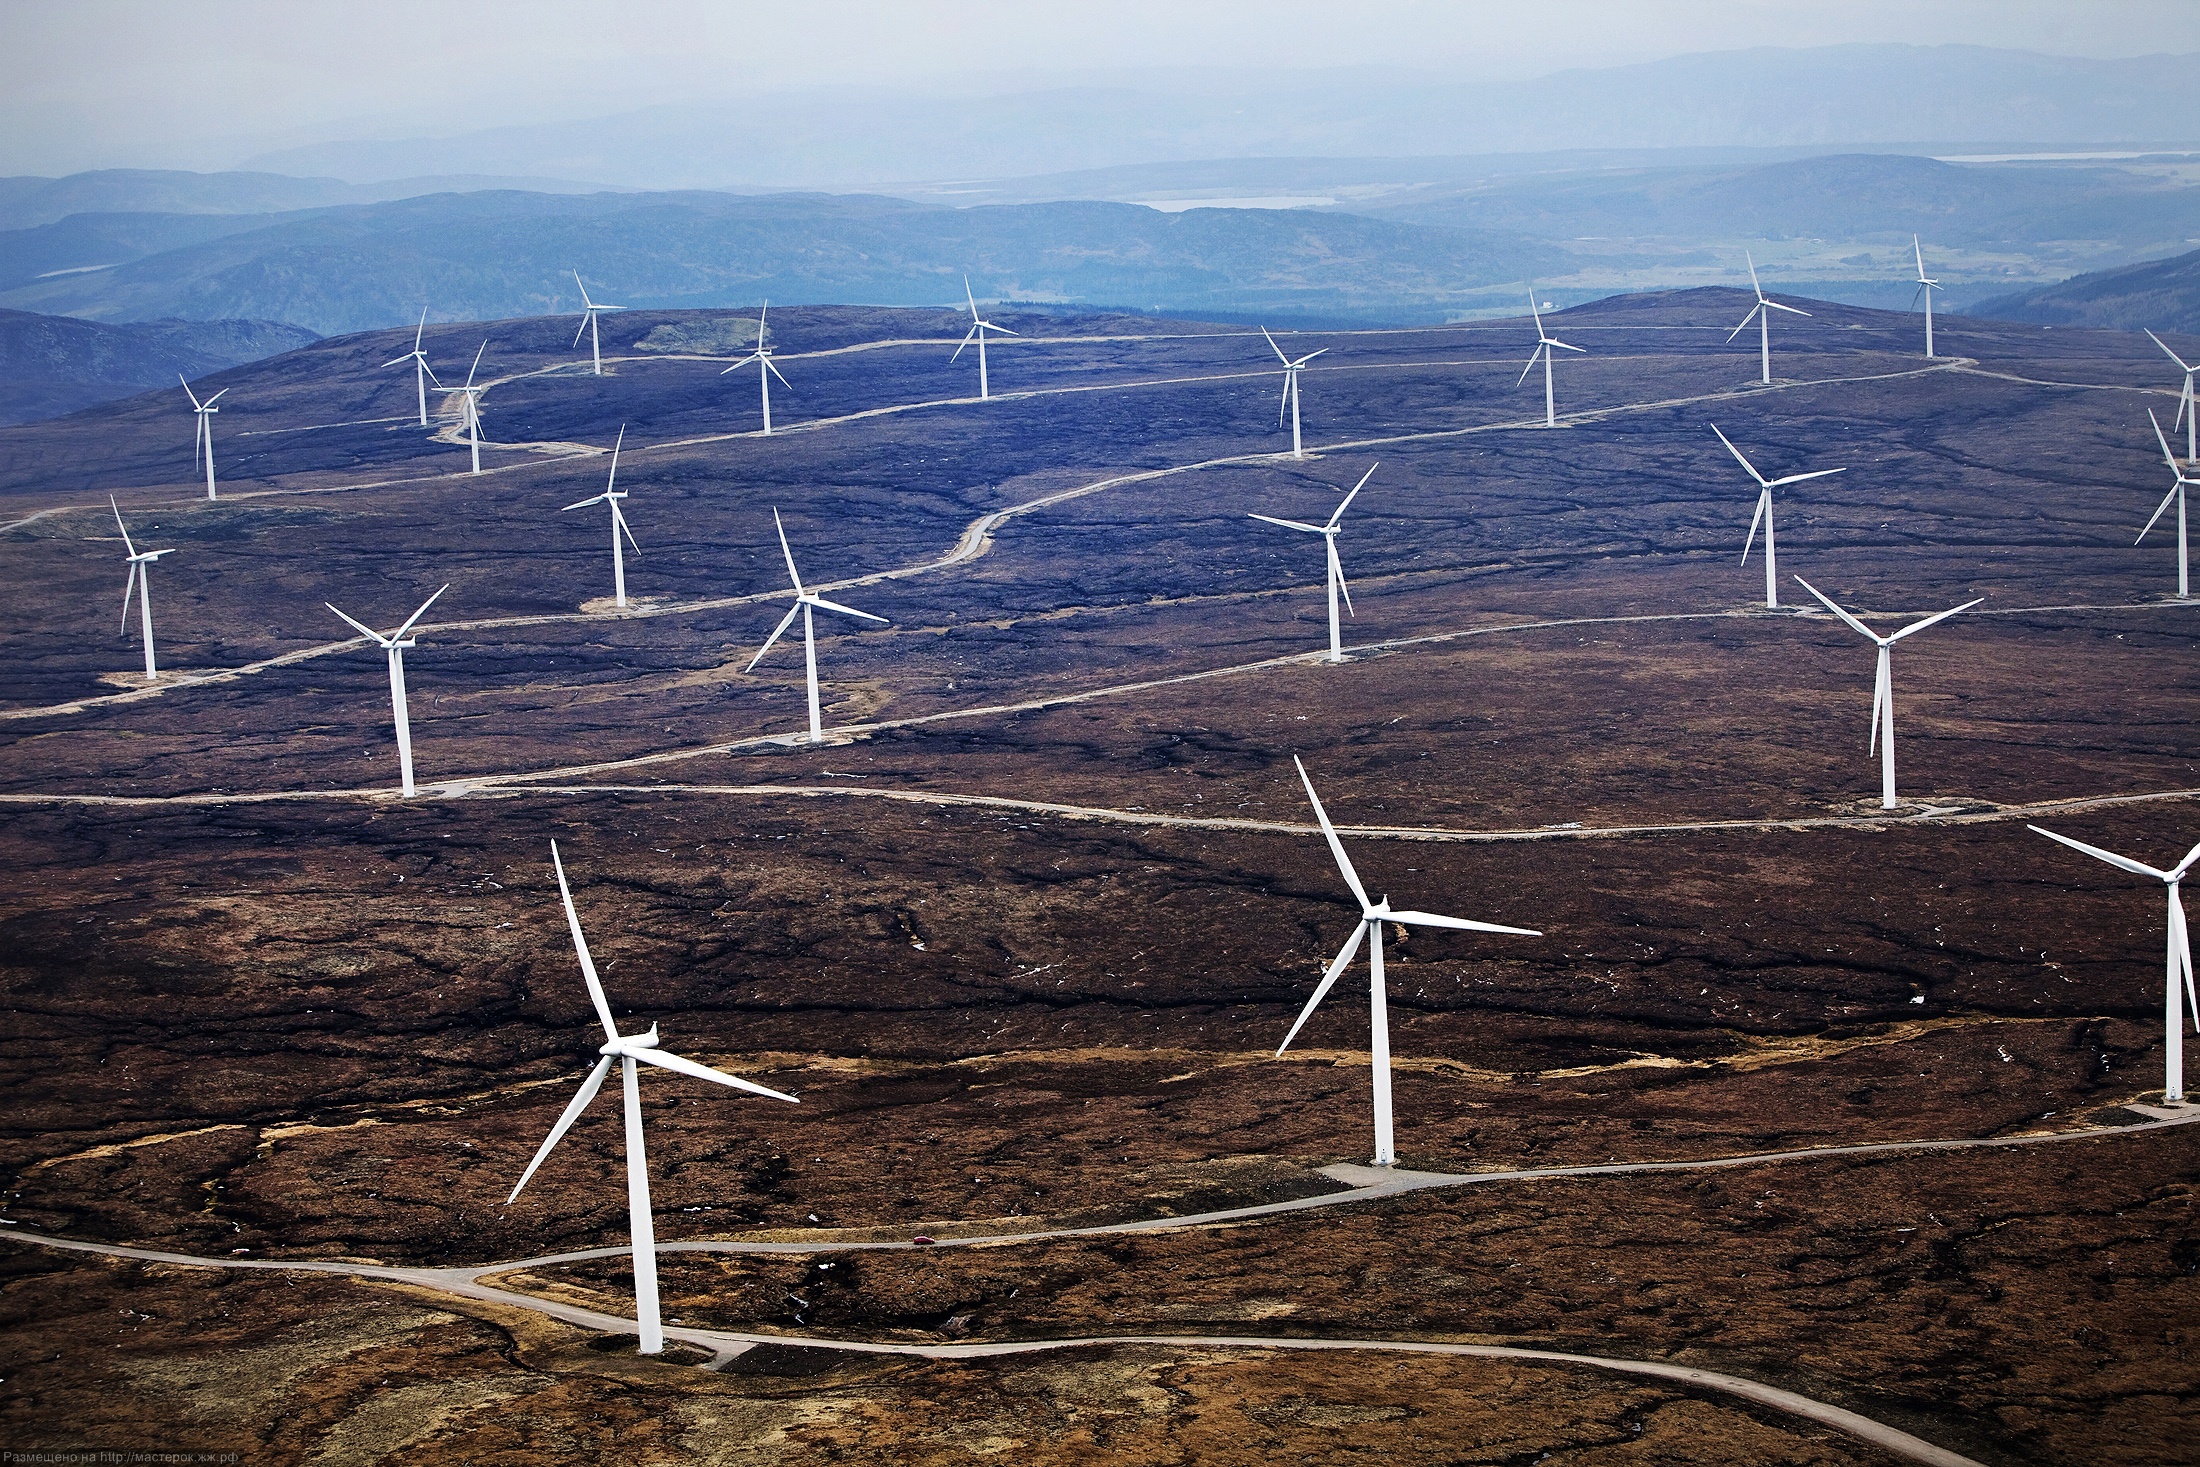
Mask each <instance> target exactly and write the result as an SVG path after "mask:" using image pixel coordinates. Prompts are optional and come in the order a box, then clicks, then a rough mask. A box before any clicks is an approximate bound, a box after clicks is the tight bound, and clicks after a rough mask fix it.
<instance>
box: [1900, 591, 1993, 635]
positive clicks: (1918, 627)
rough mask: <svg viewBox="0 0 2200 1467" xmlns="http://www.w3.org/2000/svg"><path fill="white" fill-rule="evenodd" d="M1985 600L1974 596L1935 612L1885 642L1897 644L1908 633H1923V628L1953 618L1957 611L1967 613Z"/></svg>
mask: <svg viewBox="0 0 2200 1467" xmlns="http://www.w3.org/2000/svg"><path fill="white" fill-rule="evenodd" d="M1985 599H1986V598H1985V597H1984V596H1974V597H1972V598H1971V599H1970V600H1969V601H1966V602H1964V603H1963V604H1962V605H1961V606H1951V607H1949V608H1948V609H1947V610H1946V611H1936V612H1934V613H1933V614H1932V615H1931V616H1928V617H1926V618H1925V619H1924V620H1923V621H1913V622H1911V623H1910V624H1909V625H1908V626H1906V627H1904V628H1903V629H1902V630H1901V631H1899V632H1896V633H1895V634H1894V635H1893V636H1891V637H1889V638H1887V641H1888V642H1889V643H1890V644H1892V643H1895V642H1899V641H1901V640H1902V639H1903V638H1904V637H1907V636H1908V635H1910V633H1912V632H1922V631H1924V630H1925V628H1927V627H1929V626H1931V625H1932V624H1933V623H1934V622H1936V621H1946V620H1947V619H1948V618H1949V617H1951V616H1954V615H1955V614H1956V613H1957V612H1959V611H1969V610H1970V609H1971V608H1972V607H1974V606H1976V605H1978V604H1979V602H1981V601H1984V600H1985Z"/></svg>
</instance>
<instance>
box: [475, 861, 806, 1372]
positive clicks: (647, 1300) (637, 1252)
mask: <svg viewBox="0 0 2200 1467" xmlns="http://www.w3.org/2000/svg"><path fill="white" fill-rule="evenodd" d="M550 861H551V864H552V865H553V866H555V867H556V868H557V873H558V896H559V897H560V898H561V899H562V900H563V901H564V903H565V921H566V925H567V926H569V927H571V928H572V929H573V952H574V955H575V956H576V957H578V958H579V959H580V962H581V977H582V978H583V979H585V980H587V983H588V997H589V1001H590V1002H592V1003H594V1004H595V1006H596V1018H597V1020H598V1021H599V1022H601V1023H602V1025H603V1032H604V1042H603V1044H602V1045H600V1046H599V1047H598V1049H597V1051H596V1052H597V1053H598V1054H600V1055H601V1056H603V1057H602V1058H601V1059H599V1060H597V1061H596V1067H595V1068H594V1069H592V1070H590V1071H589V1072H588V1078H587V1079H585V1080H583V1081H581V1088H580V1090H579V1091H578V1092H577V1093H576V1094H575V1095H574V1096H573V1100H572V1103H571V1104H569V1105H567V1106H566V1108H565V1114H563V1115H561V1116H559V1117H558V1123H557V1124H556V1125H554V1126H552V1127H551V1128H550V1134H549V1136H547V1137H546V1138H544V1140H543V1143H542V1149H541V1150H540V1151H537V1152H536V1153H535V1159H534V1160H533V1161H531V1162H529V1163H527V1170H526V1171H525V1172H522V1173H521V1174H520V1179H519V1186H517V1187H514V1188H513V1189H512V1195H511V1196H509V1197H507V1198H505V1199H504V1203H505V1206H507V1207H509V1206H511V1204H513V1203H514V1202H517V1201H518V1200H519V1194H520V1191H521V1189H522V1188H524V1187H526V1185H527V1182H528V1179H529V1178H531V1177H533V1176H534V1174H535V1168H537V1167H539V1166H541V1165H542V1163H543V1159H544V1158H545V1157H547V1156H549V1154H550V1153H551V1151H552V1150H553V1149H554V1148H555V1147H556V1146H557V1144H558V1143H559V1142H560V1141H562V1140H564V1139H565V1133H566V1132H567V1131H569V1130H571V1129H572V1128H573V1122H575V1121H577V1120H579V1119H580V1115H581V1112H582V1111H584V1110H586V1109H588V1103H589V1102H590V1101H592V1100H594V1099H595V1098H596V1092H597V1091H599V1090H601V1089H602V1088H603V1082H604V1077H605V1076H606V1075H608V1074H610V1073H611V1062H612V1061H613V1060H617V1061H619V1065H620V1079H621V1080H622V1082H623V1086H622V1088H623V1089H624V1090H625V1098H626V1209H627V1230H628V1234H629V1236H630V1237H631V1239H632V1241H633V1245H634V1323H635V1324H636V1326H637V1327H638V1332H639V1333H640V1335H641V1341H640V1344H639V1346H638V1348H639V1349H640V1351H641V1353H642V1354H644V1355H655V1354H658V1353H660V1352H662V1351H663V1349H664V1347H665V1331H664V1326H663V1324H662V1323H661V1322H660V1321H659V1320H658V1317H657V1231H656V1228H655V1226H654V1225H653V1223H652V1222H651V1219H650V1215H649V1156H648V1154H647V1152H646V1151H645V1150H644V1149H643V1146H642V1090H641V1082H640V1071H639V1069H638V1066H637V1062H639V1064H644V1065H655V1066H657V1067H658V1068H659V1069H665V1070H670V1071H672V1072H673V1073H674V1074H676V1075H690V1076H693V1077H694V1078H695V1079H698V1080H709V1081H711V1082H712V1083H713V1084H717V1085H728V1086H731V1087H732V1088H734V1089H735V1090H746V1091H748V1092H749V1093H750V1094H751V1095H762V1096H766V1097H768V1098H770V1099H772V1100H784V1101H786V1102H787V1103H789V1104H790V1105H799V1104H801V1102H800V1101H798V1100H796V1099H795V1098H794V1097H793V1096H792V1095H782V1094H780V1093H779V1092H778V1091H777V1090H767V1089H765V1088H764V1087H763V1086H761V1085H758V1084H755V1083H753V1082H752V1081H748V1080H743V1079H739V1078H737V1077H735V1076H733V1075H729V1074H727V1073H726V1072H725V1071H723V1070H714V1069H712V1068H711V1067H710V1066H709V1065H699V1064H697V1063H696V1062H695V1061H693V1060H689V1059H682V1058H680V1056H678V1055H676V1054H666V1053H665V1052H664V1051H663V1050H661V1049H659V1048H658V1047H657V1026H656V1025H655V1024H651V1025H650V1026H649V1032H648V1033H647V1034H629V1035H622V1034H620V1033H619V1026H618V1025H617V1024H616V1023H614V1022H613V1021H612V1018H611V1005H610V1003H609V1002H607V1001H606V1000H605V998H604V996H603V984H602V983H601V982H600V981H599V980H598V979H597V977H596V964H595V961H594V960H593V959H591V958H590V957H589V955H588V939H587V938H586V937H584V936H582V935H581V919H580V914H579V913H577V912H575V911H574V910H573V892H572V889H571V888H569V887H568V886H567V885H566V884H565V863H564V861H562V860H560V859H559V857H558V843H557V842H556V841H552V842H550Z"/></svg>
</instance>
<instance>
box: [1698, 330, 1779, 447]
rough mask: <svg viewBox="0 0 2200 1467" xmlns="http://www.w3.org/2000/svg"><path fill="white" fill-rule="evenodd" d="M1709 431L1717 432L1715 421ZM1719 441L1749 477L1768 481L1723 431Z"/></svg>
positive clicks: (1730, 338)
mask: <svg viewBox="0 0 2200 1467" xmlns="http://www.w3.org/2000/svg"><path fill="white" fill-rule="evenodd" d="M1748 324H1749V323H1748V322H1747V321H1744V322H1743V323H1742V325H1743V326H1747V325H1748ZM1736 329H1737V330H1739V329H1740V328H1739V327H1737V328H1736ZM1733 339H1734V338H1733V337H1731V336H1730V337H1728V338H1727V340H1729V341H1732V340H1733ZM1711 431H1712V432H1714V433H1719V425H1718V424H1717V423H1713V424H1712V425H1711ZM1719 441H1720V442H1721V443H1724V444H1725V445H1726V451H1727V452H1728V453H1731V454H1733V455H1734V462H1736V463H1738V464H1740V465H1741V466H1742V467H1743V468H1744V469H1746V470H1748V471H1749V477H1751V478H1752V479H1755V480H1756V481H1757V482H1758V483H1759V484H1765V483H1767V482H1768V481H1767V480H1766V478H1765V476H1764V475H1763V474H1760V473H1758V472H1757V466H1756V465H1755V464H1753V463H1751V462H1750V461H1749V460H1748V459H1746V458H1744V457H1742V451H1741V450H1740V449H1739V448H1736V447H1735V446H1734V443H1733V441H1732V440H1731V439H1729V438H1728V437H1727V436H1726V435H1725V434H1724V433H1719Z"/></svg>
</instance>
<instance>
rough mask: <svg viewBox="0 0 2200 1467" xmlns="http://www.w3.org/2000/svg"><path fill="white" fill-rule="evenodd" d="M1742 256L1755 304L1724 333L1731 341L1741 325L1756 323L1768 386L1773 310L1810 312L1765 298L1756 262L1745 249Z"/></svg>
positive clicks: (1770, 382)
mask: <svg viewBox="0 0 2200 1467" xmlns="http://www.w3.org/2000/svg"><path fill="white" fill-rule="evenodd" d="M1742 258H1743V259H1745V260H1749V288H1750V289H1751V290H1754V291H1756V292H1757V304H1755V305H1753V306H1751V307H1750V308H1749V314H1748V315H1746V316H1744V317H1742V325H1741V326H1737V327H1735V328H1734V329H1733V330H1732V331H1729V332H1727V333H1726V339H1727V340H1728V341H1732V340H1733V339H1734V338H1735V337H1737V336H1739V335H1741V334H1742V326H1747V325H1748V324H1749V323H1750V322H1751V321H1755V322H1756V323H1757V350H1758V352H1759V354H1760V355H1761V356H1762V357H1763V360H1764V377H1763V381H1764V384H1765V386H1767V387H1770V386H1771V385H1772V313H1773V312H1774V311H1785V312H1787V313H1788V314H1789V315H1791V316H1807V315H1809V314H1810V312H1808V311H1799V310H1797V309H1796V308H1795V307H1793V306H1783V305H1781V304H1780V303H1779V302H1778V301H1776V300H1770V299H1767V298H1766V296H1765V288H1764V287H1763V286H1762V285H1759V284H1758V283H1757V262H1756V261H1755V260H1751V259H1750V257H1749V251H1747V250H1744V251H1742Z"/></svg>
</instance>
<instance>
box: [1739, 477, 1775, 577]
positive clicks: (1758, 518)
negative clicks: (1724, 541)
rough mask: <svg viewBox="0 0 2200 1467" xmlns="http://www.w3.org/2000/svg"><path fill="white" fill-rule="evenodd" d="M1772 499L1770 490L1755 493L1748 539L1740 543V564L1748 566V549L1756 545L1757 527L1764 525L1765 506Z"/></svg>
mask: <svg viewBox="0 0 2200 1467" xmlns="http://www.w3.org/2000/svg"><path fill="white" fill-rule="evenodd" d="M1771 499H1772V491H1771V490H1770V489H1760V490H1758V491H1757V512H1756V513H1755V514H1753V515H1751V516H1750V517H1749V537H1748V538H1747V539H1745V540H1743V541H1742V564H1743V565H1747V564H1749V552H1750V549H1751V548H1752V547H1753V546H1755V545H1756V543H1757V526H1759V525H1760V524H1762V523H1764V518H1765V506H1766V504H1768V503H1769V502H1770V501H1771Z"/></svg>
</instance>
